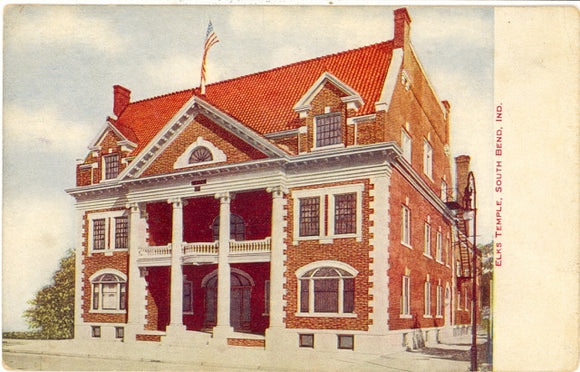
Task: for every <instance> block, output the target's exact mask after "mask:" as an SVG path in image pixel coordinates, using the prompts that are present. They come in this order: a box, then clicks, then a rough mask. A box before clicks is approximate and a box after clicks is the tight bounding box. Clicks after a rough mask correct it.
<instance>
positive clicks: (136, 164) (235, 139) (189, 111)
mask: <svg viewBox="0 0 580 372" xmlns="http://www.w3.org/2000/svg"><path fill="white" fill-rule="evenodd" d="M194 152H196V153H195V154H194ZM287 155H288V154H287V153H286V152H284V151H283V150H282V149H280V148H279V147H277V146H276V145H274V144H272V143H271V142H270V141H268V140H267V139H266V138H264V137H263V136H262V135H260V134H258V133H256V132H254V131H253V130H251V129H249V128H248V127H247V126H245V125H243V124H242V123H240V122H238V121H237V120H235V119H234V118H232V117H230V116H229V115H227V114H226V113H224V112H222V111H220V110H219V109H217V108H216V107H214V106H212V105H211V104H209V103H208V102H206V101H204V100H202V99H200V98H199V97H197V96H193V97H192V98H191V99H190V100H188V101H187V103H186V104H185V105H184V106H183V107H182V108H181V109H180V110H179V111H178V112H177V113H176V114H175V115H174V116H173V117H172V118H171V120H169V121H168V122H167V124H166V125H165V126H164V127H163V129H162V130H161V131H159V133H158V134H157V135H156V136H155V137H154V138H153V139H152V140H151V141H150V142H149V144H148V145H147V146H146V147H145V148H144V149H143V151H141V152H140V153H139V155H138V156H137V157H136V158H135V159H134V160H133V161H132V162H131V164H130V166H129V167H127V169H125V171H124V172H123V174H122V175H121V177H131V178H137V177H142V176H150V175H154V174H163V173H170V172H174V171H177V170H184V169H188V168H194V167H199V166H204V167H205V166H211V165H219V164H227V163H236V162H244V161H251V160H256V159H261V158H278V157H284V156H287ZM192 157H195V158H196V161H193V160H191V159H192ZM198 157H199V159H197V158H198Z"/></svg>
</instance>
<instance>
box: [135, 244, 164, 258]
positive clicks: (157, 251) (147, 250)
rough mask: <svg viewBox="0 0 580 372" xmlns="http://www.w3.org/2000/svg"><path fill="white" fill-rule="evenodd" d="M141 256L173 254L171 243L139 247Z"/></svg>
mask: <svg viewBox="0 0 580 372" xmlns="http://www.w3.org/2000/svg"><path fill="white" fill-rule="evenodd" d="M139 256H141V257H159V256H171V244H167V245H160V246H147V247H141V248H139Z"/></svg>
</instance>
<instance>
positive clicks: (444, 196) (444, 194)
mask: <svg viewBox="0 0 580 372" xmlns="http://www.w3.org/2000/svg"><path fill="white" fill-rule="evenodd" d="M448 199H449V197H448V196H447V182H445V181H444V180H441V200H442V201H443V202H444V203H446V202H447V200H448Z"/></svg>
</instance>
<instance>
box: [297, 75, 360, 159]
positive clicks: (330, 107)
mask: <svg viewBox="0 0 580 372" xmlns="http://www.w3.org/2000/svg"><path fill="white" fill-rule="evenodd" d="M363 104H364V101H363V99H362V97H361V95H360V94H359V93H358V92H357V91H356V90H354V89H353V88H351V87H350V86H348V85H347V84H345V83H344V82H342V81H340V80H339V79H338V78H337V77H335V76H334V75H332V74H330V73H328V72H325V73H323V74H322V75H321V76H320V78H319V79H318V80H317V81H316V82H315V83H314V84H313V85H312V86H311V87H310V89H308V91H307V92H306V93H305V94H304V95H303V96H302V98H300V100H299V101H298V102H297V103H296V104H295V105H294V107H293V108H294V111H296V112H297V113H298V115H299V118H300V121H301V124H302V125H301V127H300V129H299V136H300V145H299V146H300V152H309V151H317V150H326V149H332V148H339V147H345V146H347V145H349V142H348V140H347V138H348V137H349V135H348V129H347V122H348V121H349V120H348V119H349V118H352V117H354V116H356V114H357V112H358V110H359V109H360V107H361V106H362V105H363Z"/></svg>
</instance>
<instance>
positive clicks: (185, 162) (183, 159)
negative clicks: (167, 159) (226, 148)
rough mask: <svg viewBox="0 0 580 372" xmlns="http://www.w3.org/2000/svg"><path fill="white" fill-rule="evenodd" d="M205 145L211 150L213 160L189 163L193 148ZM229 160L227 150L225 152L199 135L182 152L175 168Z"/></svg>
mask: <svg viewBox="0 0 580 372" xmlns="http://www.w3.org/2000/svg"><path fill="white" fill-rule="evenodd" d="M200 146H203V147H205V148H207V149H208V150H209V152H211V156H212V159H213V160H210V161H202V162H199V163H193V164H190V163H189V158H190V157H191V153H192V152H193V150H195V149H196V148H197V147H200ZM226 160H227V156H226V154H225V152H223V151H222V150H220V149H219V148H217V147H216V146H215V145H214V144H213V143H211V142H209V141H207V140H204V139H203V137H197V140H195V142H193V143H192V144H191V145H189V146H188V147H187V149H186V150H185V151H184V152H183V154H181V155H180V156H179V157H178V158H177V160H176V161H175V164H173V169H181V168H188V167H195V166H198V165H208V164H214V163H221V162H224V161H226Z"/></svg>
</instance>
